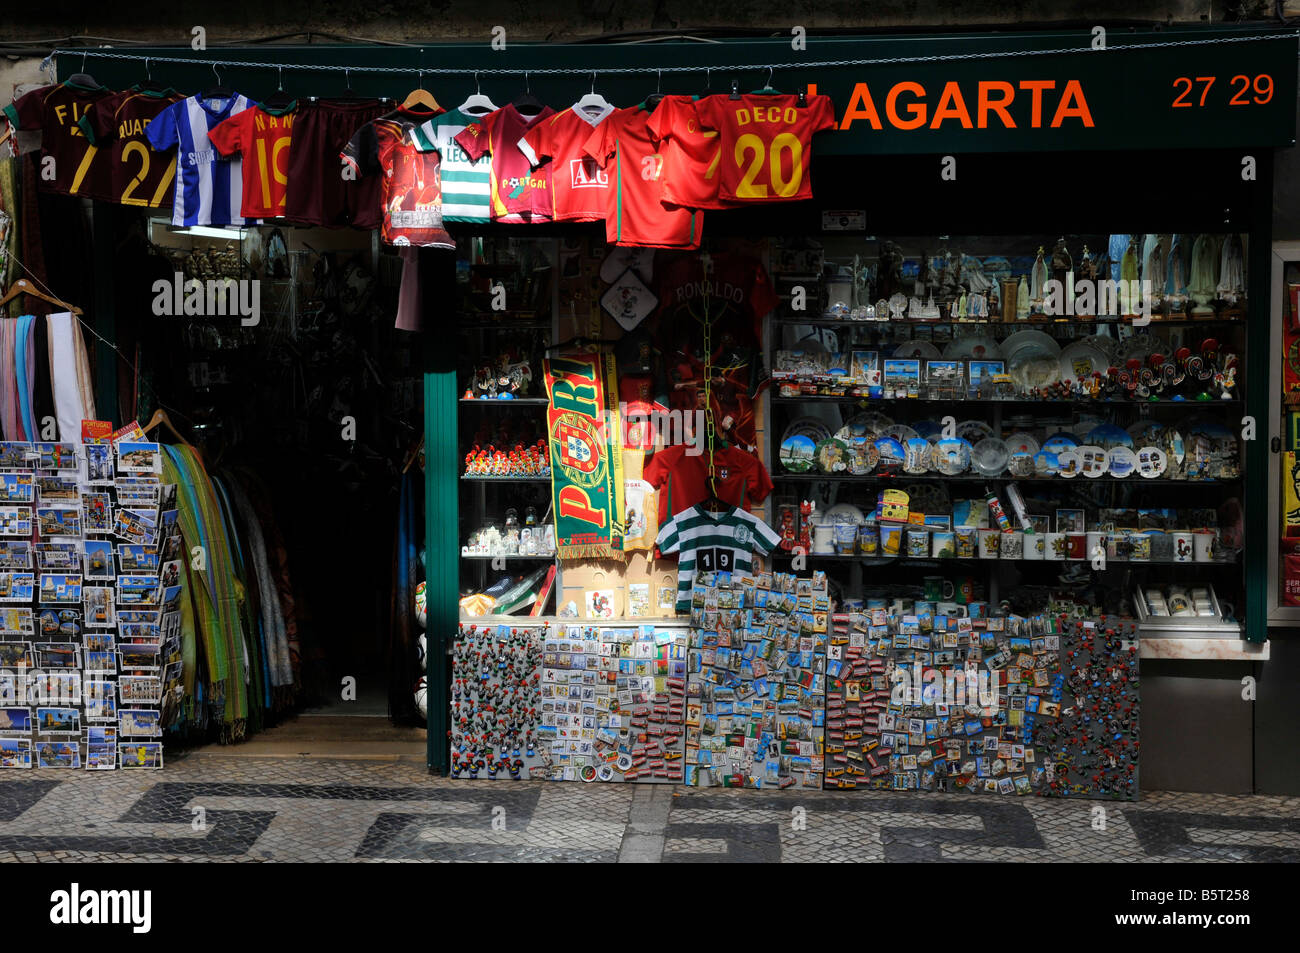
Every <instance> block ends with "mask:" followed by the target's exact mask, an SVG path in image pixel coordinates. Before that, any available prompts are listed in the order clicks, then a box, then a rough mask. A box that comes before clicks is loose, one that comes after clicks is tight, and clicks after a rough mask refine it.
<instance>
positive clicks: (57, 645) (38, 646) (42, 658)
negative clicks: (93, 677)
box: [32, 642, 81, 669]
mask: <svg viewBox="0 0 1300 953" xmlns="http://www.w3.org/2000/svg"><path fill="white" fill-rule="evenodd" d="M32 654H33V655H34V656H35V658H36V665H35V667H36V668H53V669H74V668H81V652H80V651H79V647H78V646H77V645H76V644H75V643H73V642H33V643H32Z"/></svg>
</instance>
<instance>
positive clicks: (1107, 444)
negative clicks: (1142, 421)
mask: <svg viewBox="0 0 1300 953" xmlns="http://www.w3.org/2000/svg"><path fill="white" fill-rule="evenodd" d="M1086 439H1087V441H1088V443H1090V444H1094V445H1096V446H1098V447H1101V448H1102V449H1103V450H1110V449H1113V448H1114V447H1127V448H1128V449H1130V450H1132V449H1133V438H1132V437H1131V436H1129V432H1128V431H1127V430H1125V429H1124V428H1123V427H1118V426H1116V425H1115V424H1099V425H1098V426H1096V427H1093V428H1092V429H1091V430H1089V431H1088V436H1087V438H1086Z"/></svg>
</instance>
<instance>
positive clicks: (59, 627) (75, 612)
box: [38, 606, 81, 639]
mask: <svg viewBox="0 0 1300 953" xmlns="http://www.w3.org/2000/svg"><path fill="white" fill-rule="evenodd" d="M38 628H39V629H40V633H41V635H40V637H41V638H42V639H57V638H60V637H62V638H64V639H76V638H79V637H80V636H81V607H80V606H78V607H77V608H75V609H73V608H67V609H42V610H41V614H40V618H39V620H38Z"/></svg>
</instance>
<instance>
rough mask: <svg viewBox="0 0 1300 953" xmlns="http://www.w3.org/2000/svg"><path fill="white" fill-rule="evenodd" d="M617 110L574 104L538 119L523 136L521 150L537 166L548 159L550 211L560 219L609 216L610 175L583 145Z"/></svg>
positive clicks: (585, 219)
mask: <svg viewBox="0 0 1300 953" xmlns="http://www.w3.org/2000/svg"><path fill="white" fill-rule="evenodd" d="M613 112H614V107H613V106H606V107H605V108H603V109H601V108H597V109H594V110H593V111H591V112H588V111H587V110H586V109H579V108H578V106H577V104H574V105H573V106H570V107H569V108H568V109H566V110H564V111H563V112H558V113H556V114H555V115H554V116H551V117H550V118H549V119H545V120H543V121H541V122H537V123H534V124H533V126H532V128H531V129H529V130H528V132H527V133H526V134H525V135H524V137H523V138H522V139H520V140H519V150H520V151H521V152H522V153H523V154H524V155H525V156H526V157H527V158H528V161H529V162H531V163H532V164H533V166H534V167H536V166H540V165H542V163H544V162H546V163H548V166H547V168H548V170H549V173H550V178H551V211H550V215H551V218H553V219H555V220H556V221H557V222H594V221H598V220H599V219H602V218H604V217H605V209H606V208H607V206H608V201H607V198H606V195H607V193H608V192H609V175H608V174H607V173H606V172H605V170H604V169H602V168H601V167H600V166H599V165H597V164H596V160H595V159H593V158H592V157H591V156H589V155H587V154H586V153H585V152H583V151H582V146H583V143H585V142H586V141H587V139H588V138H589V137H590V136H591V131H592V130H593V129H595V128H596V127H597V126H599V125H600V124H601V123H602V122H604V121H605V120H606V119H607V118H609V116H610V114H611V113H613Z"/></svg>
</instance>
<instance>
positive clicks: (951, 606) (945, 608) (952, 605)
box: [934, 583, 966, 619]
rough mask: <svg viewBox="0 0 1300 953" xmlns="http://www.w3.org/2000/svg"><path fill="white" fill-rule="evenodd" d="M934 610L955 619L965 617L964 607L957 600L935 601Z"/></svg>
mask: <svg viewBox="0 0 1300 953" xmlns="http://www.w3.org/2000/svg"><path fill="white" fill-rule="evenodd" d="M949 585H952V583H949ZM934 611H935V612H937V613H938V614H939V615H946V616H949V617H951V618H956V619H964V618H966V607H965V606H964V605H962V604H961V603H958V602H940V603H936V604H935V607H934Z"/></svg>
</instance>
